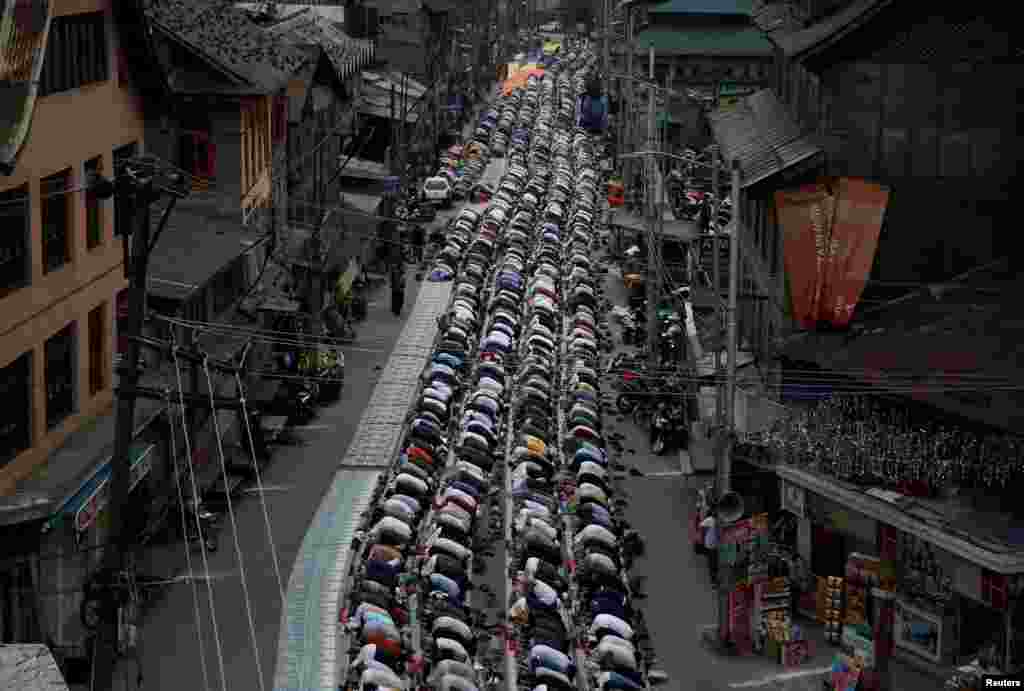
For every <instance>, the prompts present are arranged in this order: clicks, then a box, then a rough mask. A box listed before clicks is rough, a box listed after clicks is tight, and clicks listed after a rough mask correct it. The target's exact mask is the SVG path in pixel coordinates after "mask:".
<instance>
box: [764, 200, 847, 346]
mask: <svg viewBox="0 0 1024 691" xmlns="http://www.w3.org/2000/svg"><path fill="white" fill-rule="evenodd" d="M775 207H776V210H777V213H778V219H779V227H780V228H781V229H782V234H783V255H784V257H783V258H784V261H785V265H786V276H787V278H788V280H789V293H790V298H791V299H792V301H793V305H792V309H793V319H794V320H795V321H796V323H797V324H798V325H799V326H801V327H803V328H805V329H813V328H814V327H815V325H816V324H817V321H818V304H819V297H820V295H821V292H822V282H821V277H822V271H821V268H822V265H823V264H824V256H825V249H826V247H827V245H828V242H829V240H828V236H829V233H830V230H831V225H832V216H833V211H834V208H835V198H834V197H832V195H830V194H829V191H828V188H827V187H826V186H825V185H806V186H804V187H801V188H799V189H796V190H784V191H781V192H776V193H775Z"/></svg>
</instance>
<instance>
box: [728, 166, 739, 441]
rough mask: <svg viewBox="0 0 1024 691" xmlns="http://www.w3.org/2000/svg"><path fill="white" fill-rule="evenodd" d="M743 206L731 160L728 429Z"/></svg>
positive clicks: (732, 411)
mask: <svg viewBox="0 0 1024 691" xmlns="http://www.w3.org/2000/svg"><path fill="white" fill-rule="evenodd" d="M742 209H743V206H742V204H741V203H740V162H739V161H738V160H736V159H733V161H732V223H731V226H732V228H731V232H730V233H729V309H728V315H729V320H728V324H727V326H728V337H729V353H728V362H727V364H726V366H727V367H728V373H727V374H728V381H727V383H726V389H725V405H726V414H727V416H728V417H727V418H726V422H727V423H728V426H729V430H730V431H735V429H736V351H737V345H738V344H737V340H738V335H737V326H736V299H737V291H738V286H739V272H740V271H739V265H740V259H739V257H740V243H739V238H738V236H739V232H740V228H741V227H742V224H743V211H742Z"/></svg>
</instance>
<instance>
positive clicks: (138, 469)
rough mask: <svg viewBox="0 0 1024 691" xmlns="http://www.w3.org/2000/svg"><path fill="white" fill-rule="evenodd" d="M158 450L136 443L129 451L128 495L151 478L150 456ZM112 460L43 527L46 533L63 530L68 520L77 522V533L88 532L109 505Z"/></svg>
mask: <svg viewBox="0 0 1024 691" xmlns="http://www.w3.org/2000/svg"><path fill="white" fill-rule="evenodd" d="M155 448H156V444H150V443H148V442H135V443H134V444H132V446H131V448H130V449H129V450H128V455H129V459H130V461H131V473H132V474H131V485H130V489H129V491H131V490H132V489H135V487H136V485H138V484H139V482H141V481H142V478H144V477H146V475H148V474H149V471H150V470H151V469H152V467H153V465H152V464H153V461H152V457H151V455H152V452H153V450H154V449H155ZM111 460H113V457H111V458H108V459H107V460H106V461H105V462H104V463H103V465H101V466H100V468H99V470H97V471H96V473H95V474H94V475H93V476H92V478H90V479H89V481H88V482H86V483H85V484H84V485H83V486H82V488H81V489H80V490H78V492H77V493H75V495H74V496H73V497H71V498H70V499H68V500H67V501H66V502H64V505H63V506H61V507H60V508H59V509H58V510H57V513H56V514H54V515H53V516H52V517H51V518H50V520H49V521H47V522H46V524H45V525H44V526H43V531H44V532H46V531H48V530H52V529H53V528H56V527H58V526H60V525H61V524H62V523H63V522H64V520H66V519H68V518H70V519H73V520H74V527H75V530H77V531H79V532H82V531H85V530H88V529H89V527H90V526H91V525H92V524H93V522H94V521H95V520H96V517H97V516H98V515H99V513H100V511H102V510H103V509H104V507H106V505H107V504H108V503H109V501H110V475H111V472H112V468H111V465H110V462H111Z"/></svg>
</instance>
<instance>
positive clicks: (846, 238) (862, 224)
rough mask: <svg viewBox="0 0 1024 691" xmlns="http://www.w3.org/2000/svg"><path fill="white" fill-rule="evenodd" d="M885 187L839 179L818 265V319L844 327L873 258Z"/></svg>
mask: <svg viewBox="0 0 1024 691" xmlns="http://www.w3.org/2000/svg"><path fill="white" fill-rule="evenodd" d="M888 205H889V190H888V189H887V188H885V187H882V186H880V185H876V184H874V183H871V182H867V181H866V180H858V179H852V178H840V179H839V181H838V183H837V184H836V206H835V219H834V221H833V225H832V229H831V235H830V237H829V242H828V254H827V256H826V257H825V262H824V266H823V267H822V275H821V277H820V281H821V292H820V295H819V296H818V297H819V302H818V318H819V319H822V320H825V321H828V322H831V323H832V324H833V325H835V326H840V327H841V326H846V325H847V324H848V323H849V322H850V319H851V318H852V317H853V310H854V309H855V308H856V307H857V302H858V301H859V300H860V296H861V293H863V292H864V286H865V285H866V284H867V280H868V275H869V274H870V273H871V266H872V264H873V263H874V260H875V250H876V249H877V247H878V237H879V234H880V233H881V231H882V220H883V219H884V218H885V209H886V207H887V206H888Z"/></svg>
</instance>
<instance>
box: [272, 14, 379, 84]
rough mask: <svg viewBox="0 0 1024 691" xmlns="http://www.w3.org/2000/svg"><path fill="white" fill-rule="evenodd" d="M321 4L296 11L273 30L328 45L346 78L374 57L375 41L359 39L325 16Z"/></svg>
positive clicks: (295, 40) (303, 41) (300, 42)
mask: <svg viewBox="0 0 1024 691" xmlns="http://www.w3.org/2000/svg"><path fill="white" fill-rule="evenodd" d="M317 9H318V8H309V9H305V10H303V11H301V12H297V13H295V14H294V15H293V16H291V17H289V18H288V19H285V20H284V21H282V22H280V23H278V24H275V25H274V26H273V27H272V28H271V29H270V33H272V34H273V35H275V36H280V37H283V38H285V40H291V41H292V43H293V44H295V45H317V46H320V47H321V48H323V49H324V52H325V53H327V57H328V58H329V59H330V61H331V64H332V65H333V66H334V69H335V71H337V73H338V76H339V77H341V78H342V79H347V78H348V77H350V76H352V75H353V74H355V72H356V71H357V70H360V69H362V68H363V67H365V66H367V65H368V64H370V61H371V60H372V59H373V41H368V40H361V39H355V38H352V37H351V36H349V35H348V34H346V33H345V32H344V31H342V30H341V29H340V28H338V27H337V26H336V25H335V24H334V23H333V22H331V21H329V20H328V19H326V18H325V17H323V16H321V15H320V14H319V12H318V11H317Z"/></svg>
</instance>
